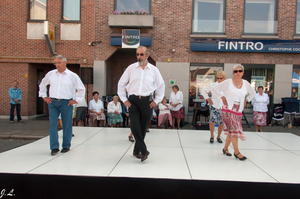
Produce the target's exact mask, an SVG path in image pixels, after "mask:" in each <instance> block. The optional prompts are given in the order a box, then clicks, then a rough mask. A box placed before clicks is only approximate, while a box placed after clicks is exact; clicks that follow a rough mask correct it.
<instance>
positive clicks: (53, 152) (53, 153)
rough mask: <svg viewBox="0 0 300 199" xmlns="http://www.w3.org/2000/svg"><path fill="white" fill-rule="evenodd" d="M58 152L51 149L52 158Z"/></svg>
mask: <svg viewBox="0 0 300 199" xmlns="http://www.w3.org/2000/svg"><path fill="white" fill-rule="evenodd" d="M58 152H59V149H52V150H51V155H52V156H54V155H56V154H57V153H58Z"/></svg>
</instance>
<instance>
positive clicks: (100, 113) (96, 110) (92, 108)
mask: <svg viewBox="0 0 300 199" xmlns="http://www.w3.org/2000/svg"><path fill="white" fill-rule="evenodd" d="M93 97H94V99H92V100H91V101H90V102H89V112H90V126H97V120H100V126H102V123H104V126H105V121H106V119H105V114H104V106H103V102H102V101H101V100H100V99H99V93H98V92H97V91H94V92H93Z"/></svg>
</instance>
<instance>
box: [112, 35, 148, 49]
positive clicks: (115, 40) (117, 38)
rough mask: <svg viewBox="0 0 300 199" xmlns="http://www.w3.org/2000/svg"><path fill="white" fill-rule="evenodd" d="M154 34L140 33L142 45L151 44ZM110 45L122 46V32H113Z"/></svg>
mask: <svg viewBox="0 0 300 199" xmlns="http://www.w3.org/2000/svg"><path fill="white" fill-rule="evenodd" d="M151 43H152V35H151V34H149V33H141V34H140V45H141V46H151ZM110 45H112V46H122V33H111V35H110Z"/></svg>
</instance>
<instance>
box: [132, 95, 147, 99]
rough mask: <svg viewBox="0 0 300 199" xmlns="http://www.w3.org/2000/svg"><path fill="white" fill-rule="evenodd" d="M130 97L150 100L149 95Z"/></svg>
mask: <svg viewBox="0 0 300 199" xmlns="http://www.w3.org/2000/svg"><path fill="white" fill-rule="evenodd" d="M130 96H132V97H134V98H139V99H149V98H150V95H148V96H141V95H130Z"/></svg>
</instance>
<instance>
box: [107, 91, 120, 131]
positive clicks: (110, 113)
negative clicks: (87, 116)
mask: <svg viewBox="0 0 300 199" xmlns="http://www.w3.org/2000/svg"><path fill="white" fill-rule="evenodd" d="M121 122H123V117H122V107H121V103H120V102H119V97H118V96H117V95H115V96H114V97H113V101H111V102H109V103H108V105H107V123H108V125H109V126H111V127H113V126H114V125H117V127H120V126H121Z"/></svg>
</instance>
